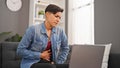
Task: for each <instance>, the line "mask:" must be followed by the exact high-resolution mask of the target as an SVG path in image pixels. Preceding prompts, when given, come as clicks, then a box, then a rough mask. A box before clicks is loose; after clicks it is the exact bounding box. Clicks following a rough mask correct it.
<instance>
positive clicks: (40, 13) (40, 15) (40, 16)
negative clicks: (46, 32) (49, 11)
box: [38, 10, 44, 19]
mask: <svg viewBox="0 0 120 68" xmlns="http://www.w3.org/2000/svg"><path fill="white" fill-rule="evenodd" d="M38 15H39V18H41V19H43V18H44V11H43V10H40V11H39V12H38Z"/></svg>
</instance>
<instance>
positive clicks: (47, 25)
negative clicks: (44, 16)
mask: <svg viewBox="0 0 120 68" xmlns="http://www.w3.org/2000/svg"><path fill="white" fill-rule="evenodd" d="M45 27H46V29H47V30H51V29H52V26H51V24H50V23H49V22H47V21H45Z"/></svg>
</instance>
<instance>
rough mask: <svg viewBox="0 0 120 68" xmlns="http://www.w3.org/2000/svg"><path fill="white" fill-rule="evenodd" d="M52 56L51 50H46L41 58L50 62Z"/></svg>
mask: <svg viewBox="0 0 120 68" xmlns="http://www.w3.org/2000/svg"><path fill="white" fill-rule="evenodd" d="M50 56H51V52H50V50H46V51H43V52H42V53H41V58H42V59H45V60H47V61H50Z"/></svg>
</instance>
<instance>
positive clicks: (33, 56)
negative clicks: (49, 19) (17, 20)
mask: <svg viewBox="0 0 120 68" xmlns="http://www.w3.org/2000/svg"><path fill="white" fill-rule="evenodd" d="M47 43H48V37H47V34H46V28H45V25H44V23H42V24H39V25H34V26H31V27H29V28H28V29H27V30H26V33H25V34H24V36H23V38H22V40H21V42H20V43H19V45H18V48H17V54H18V55H19V56H21V57H22V61H21V68H30V66H31V65H32V64H34V63H37V62H38V61H40V54H41V52H42V51H44V50H45V48H46V47H47ZM51 44H52V56H53V58H52V60H53V61H54V62H55V63H57V64H62V63H64V62H65V60H66V58H67V55H68V52H69V46H68V41H67V37H66V34H65V32H64V31H63V30H62V29H61V28H60V27H54V28H52V33H51Z"/></svg>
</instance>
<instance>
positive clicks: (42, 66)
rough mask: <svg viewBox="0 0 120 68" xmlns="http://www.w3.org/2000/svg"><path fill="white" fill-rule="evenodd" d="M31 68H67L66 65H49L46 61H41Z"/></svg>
mask: <svg viewBox="0 0 120 68" xmlns="http://www.w3.org/2000/svg"><path fill="white" fill-rule="evenodd" d="M31 68H69V65H68V64H50V63H49V62H47V61H44V60H41V61H40V62H38V63H35V64H33V65H32V66H31Z"/></svg>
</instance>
